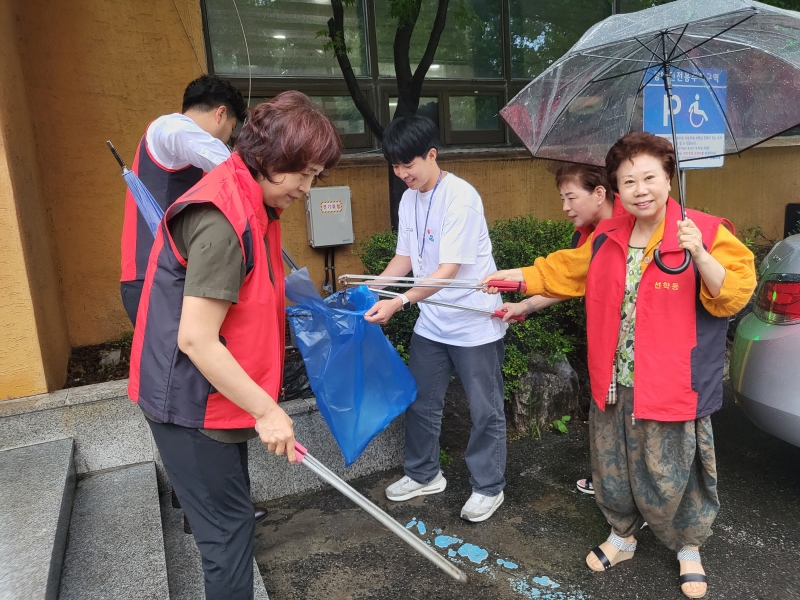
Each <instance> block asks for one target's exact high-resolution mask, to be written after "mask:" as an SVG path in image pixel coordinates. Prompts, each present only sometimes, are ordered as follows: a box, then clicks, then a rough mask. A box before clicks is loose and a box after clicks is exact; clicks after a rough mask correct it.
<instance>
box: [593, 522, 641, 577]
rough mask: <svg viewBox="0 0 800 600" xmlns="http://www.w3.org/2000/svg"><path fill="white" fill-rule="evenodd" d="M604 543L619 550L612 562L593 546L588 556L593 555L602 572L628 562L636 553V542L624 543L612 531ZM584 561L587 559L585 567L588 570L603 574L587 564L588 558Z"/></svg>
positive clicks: (598, 548)
mask: <svg viewBox="0 0 800 600" xmlns="http://www.w3.org/2000/svg"><path fill="white" fill-rule="evenodd" d="M606 541H607V542H608V543H609V544H611V545H612V546H614V547H615V548H616V549H617V550H619V552H617V554H616V555H615V556H614V558H613V560H609V558H608V557H607V556H606V553H605V552H603V551H602V550H601V549H600V546H595V547H594V548H592V551H591V553H590V555H591V554H594V555H595V556H596V557H597V560H599V561H600V564H601V565H603V571H607V570H608V569H610V568H611V567H613V566H614V565H617V564H619V563H621V562H622V561H624V560H629V559H631V558H633V553H634V552H635V551H636V542H626V541H625V540H624V539H623V538H621V537H619V536H618V535H617V534H616V533H614V532H613V531H612V532H611V535H609V536H608V539H607V540H606ZM586 559H587V560H586V565H587V566H588V567H589V568H590V569H592V571H594V572H595V573H602V572H603V571H598V570H597V569H595V568H593V567H592V566H591V565H590V564H589V560H588V559H589V557H588V556H587V557H586Z"/></svg>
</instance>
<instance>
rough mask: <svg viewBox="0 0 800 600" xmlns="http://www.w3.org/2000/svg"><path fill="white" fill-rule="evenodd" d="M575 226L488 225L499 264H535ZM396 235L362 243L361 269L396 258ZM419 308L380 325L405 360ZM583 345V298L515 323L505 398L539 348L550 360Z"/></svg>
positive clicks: (378, 267)
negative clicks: (537, 259)
mask: <svg viewBox="0 0 800 600" xmlns="http://www.w3.org/2000/svg"><path fill="white" fill-rule="evenodd" d="M572 233H573V226H572V224H571V223H570V222H569V221H549V220H548V221H542V220H538V219H533V218H531V217H529V216H527V217H520V218H517V219H511V220H509V221H496V222H495V223H493V224H492V225H491V227H490V228H489V235H490V237H491V239H492V245H493V254H494V258H495V262H496V263H497V267H498V269H510V268H514V267H521V266H527V265H531V264H533V261H534V259H535V258H536V257H538V256H545V255H547V254H549V253H550V252H554V251H556V250H559V249H561V248H566V247H568V246H569V243H570V239H571V238H572ZM396 245H397V234H396V233H394V232H391V231H383V232H380V233H377V234H375V235H373V236H372V237H370V238H368V239H367V240H365V241H364V242H362V243H361V244H360V246H359V248H358V250H356V251H355V253H356V254H357V255H358V256H359V258H360V259H361V262H362V263H363V265H364V269H365V271H364V272H365V273H366V274H371V275H377V274H379V273H380V272H381V271H383V269H385V268H386V265H387V264H388V263H389V261H390V260H391V259H392V258H393V257H394V253H395V248H396ZM522 298H523V296H522V295H520V294H506V295H505V299H506V300H507V301H509V302H518V301H520V300H521V299H522ZM418 314H419V310H418V309H417V308H416V307H412V309H411V310H409V311H405V312H399V313H396V314H395V315H394V316H393V317H392V319H391V320H390V321H389V322H388V323H387V324H386V325H384V326H383V330H384V333H386V336H387V337H388V338H389V340H390V341H391V343H392V344H393V345H394V346H395V348H397V351H398V352H399V353H400V355H401V356H402V357H403V359H404V360H405V361H406V362H408V350H409V344H410V341H411V334H412V332H413V330H414V322H415V321H416V319H417V316H418ZM585 346H586V319H585V315H584V310H583V301H582V300H570V301H568V302H562V303H560V304H557V305H555V306H553V307H551V308H548V309H545V310H543V311H539V312H537V313H534V314H533V315H531V316H529V317H528V318H527V319H526V320H525V322H524V323H519V324H514V325H511V326H510V327H509V328H508V332H507V333H506V358H505V362H504V363H503V375H504V379H505V393H506V398H509V397H510V396H511V394H512V393H513V392H514V391H515V390H516V388H517V384H518V382H519V378H520V377H521V376H522V375H523V374H524V373H525V372H526V371H527V370H528V358H529V357H530V356H531V354H533V353H538V354H541V355H544V356H547V357H550V358H551V359H555V358H558V357H561V356H564V355H577V356H582V354H585Z"/></svg>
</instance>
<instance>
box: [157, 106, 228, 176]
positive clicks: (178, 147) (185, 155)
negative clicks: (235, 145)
mask: <svg viewBox="0 0 800 600" xmlns="http://www.w3.org/2000/svg"><path fill="white" fill-rule="evenodd" d="M146 135H147V149H148V150H150V155H151V156H152V157H153V158H154V159H156V161H157V162H158V163H159V164H160V165H161V166H162V167H164V168H165V169H171V170H174V171H178V170H180V169H185V168H186V167H188V166H189V165H193V166H195V167H197V168H199V169H202V170H203V171H205V172H206V173H208V172H209V171H210V170H211V169H213V168H214V167H216V166H217V165H218V164H220V163H221V162H225V161H226V160H228V157H229V156H230V155H231V151H230V150H229V149H228V147H227V146H226V145H225V144H223V143H222V141H221V140H218V139H217V138H215V137H214V136H213V135H211V134H210V133H208V132H207V131H206V130H204V129H202V128H201V127H200V126H199V125H198V124H197V123H195V122H194V121H192V119H190V118H189V117H187V116H186V115H182V114H180V113H173V114H171V115H164V116H163V117H158V118H157V119H156V120H155V121H153V122H152V123H150V127H148V128H147V134H146Z"/></svg>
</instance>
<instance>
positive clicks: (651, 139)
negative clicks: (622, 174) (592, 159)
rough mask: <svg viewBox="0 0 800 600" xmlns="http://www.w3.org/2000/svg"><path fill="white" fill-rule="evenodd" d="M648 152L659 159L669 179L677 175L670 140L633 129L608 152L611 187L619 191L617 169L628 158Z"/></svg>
mask: <svg viewBox="0 0 800 600" xmlns="http://www.w3.org/2000/svg"><path fill="white" fill-rule="evenodd" d="M643 154H646V155H648V156H652V157H653V158H655V159H658V161H659V162H661V166H662V168H663V169H664V172H665V173H666V174H667V178H668V179H672V177H673V175H675V168H676V161H675V149H674V148H673V147H672V144H671V143H669V141H667V140H665V139H664V138H662V137H659V136H657V135H654V134H652V133H648V132H646V131H632V132H631V133H628V134H626V135H624V136H622V137H621V138H619V139H618V140H617V142H616V143H615V144H614V145H613V146H611V149H610V150H609V151H608V154H606V173H607V174H608V183H610V184H611V189H613V190H614V191H615V192H618V191H619V189H618V187H617V171H618V170H619V167H620V165H621V164H622V163H623V162H625V161H626V160H629V161H632V160H633V159H634V158H636V157H637V156H641V155H643Z"/></svg>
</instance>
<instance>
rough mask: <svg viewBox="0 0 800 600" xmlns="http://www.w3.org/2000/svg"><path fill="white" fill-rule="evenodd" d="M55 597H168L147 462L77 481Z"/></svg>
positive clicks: (155, 500) (151, 475) (87, 599)
mask: <svg viewBox="0 0 800 600" xmlns="http://www.w3.org/2000/svg"><path fill="white" fill-rule="evenodd" d="M59 598H60V600H100V599H105V598H136V599H137V600H167V599H168V598H169V588H168V584H167V565H166V559H165V556H164V538H163V535H162V531H161V516H160V509H159V505H158V488H157V485H156V473H155V466H154V465H153V463H152V462H148V463H144V464H139V465H133V466H129V467H125V468H122V469H116V470H112V471H105V472H102V473H94V474H91V475H88V476H86V477H83V478H81V479H80V480H79V481H78V486H77V490H76V493H75V504H74V507H73V511H72V520H71V522H70V527H69V539H68V542H67V551H66V555H65V557H64V570H63V573H62V576H61V592H60V595H59Z"/></svg>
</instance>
